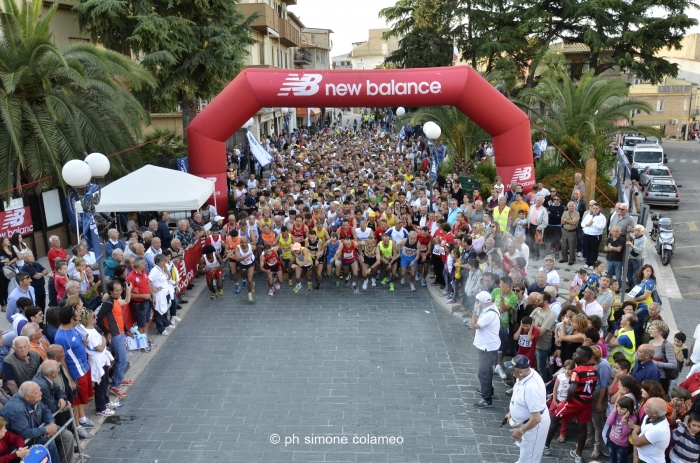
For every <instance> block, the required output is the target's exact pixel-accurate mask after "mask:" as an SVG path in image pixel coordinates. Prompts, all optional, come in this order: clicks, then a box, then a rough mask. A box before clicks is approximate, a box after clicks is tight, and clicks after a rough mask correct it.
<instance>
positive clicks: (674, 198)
mask: <svg viewBox="0 0 700 463" xmlns="http://www.w3.org/2000/svg"><path fill="white" fill-rule="evenodd" d="M680 202H681V197H680V194H679V193H678V185H676V181H675V180H674V179H673V178H668V177H667V178H663V177H657V178H652V179H651V181H650V182H649V184H648V185H647V189H646V191H645V192H644V204H648V205H650V206H672V207H673V208H674V209H678V205H679V204H680Z"/></svg>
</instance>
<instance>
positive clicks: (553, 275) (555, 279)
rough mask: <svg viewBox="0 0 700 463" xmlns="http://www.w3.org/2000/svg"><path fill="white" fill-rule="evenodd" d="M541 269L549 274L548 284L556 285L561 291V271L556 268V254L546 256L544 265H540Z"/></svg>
mask: <svg viewBox="0 0 700 463" xmlns="http://www.w3.org/2000/svg"><path fill="white" fill-rule="evenodd" d="M540 271H541V272H544V273H546V274H547V285H548V286H554V288H555V289H556V290H557V291H559V283H560V282H559V273H558V272H557V271H556V270H554V256H553V255H551V254H550V255H548V256H546V257H545V258H544V267H540Z"/></svg>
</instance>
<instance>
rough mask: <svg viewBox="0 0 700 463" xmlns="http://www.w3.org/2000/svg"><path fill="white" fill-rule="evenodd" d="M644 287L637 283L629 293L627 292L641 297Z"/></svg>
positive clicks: (629, 294)
mask: <svg viewBox="0 0 700 463" xmlns="http://www.w3.org/2000/svg"><path fill="white" fill-rule="evenodd" d="M643 291H644V290H643V288H642V286H641V285H636V286H635V287H634V288H632V289H631V290H630V292H629V293H627V296H629V297H639V296H641V295H642V292H643Z"/></svg>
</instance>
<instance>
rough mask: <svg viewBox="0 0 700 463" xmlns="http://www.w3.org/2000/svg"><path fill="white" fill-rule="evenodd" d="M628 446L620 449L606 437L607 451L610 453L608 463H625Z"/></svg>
mask: <svg viewBox="0 0 700 463" xmlns="http://www.w3.org/2000/svg"><path fill="white" fill-rule="evenodd" d="M629 448H630V447H629V446H628V447H622V446H620V445H617V444H616V443H614V442H613V441H611V440H610V438H609V437H608V451H609V452H610V463H627V455H628V454H629Z"/></svg>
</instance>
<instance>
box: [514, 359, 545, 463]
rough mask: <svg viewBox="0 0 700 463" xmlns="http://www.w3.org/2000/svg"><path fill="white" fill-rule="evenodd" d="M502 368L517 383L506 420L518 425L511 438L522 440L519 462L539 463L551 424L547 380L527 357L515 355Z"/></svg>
mask: <svg viewBox="0 0 700 463" xmlns="http://www.w3.org/2000/svg"><path fill="white" fill-rule="evenodd" d="M503 366H504V367H505V368H506V369H507V370H510V371H511V373H512V374H513V379H514V380H515V384H514V385H513V396H512V397H511V399H510V411H509V412H508V414H507V415H506V417H507V418H508V419H509V421H510V424H511V425H514V426H515V427H514V428H513V429H511V430H510V434H511V437H512V438H513V439H522V441H521V442H520V457H519V458H518V463H539V462H540V461H541V460H542V450H543V449H544V443H545V440H546V439H547V431H548V430H549V425H550V418H549V413H546V411H547V390H546V388H545V385H544V381H543V380H542V378H541V377H540V375H538V374H537V373H536V372H535V370H533V369H532V368H530V360H528V358H527V357H525V356H524V355H516V356H515V357H513V359H512V360H510V361H506V362H504V363H503Z"/></svg>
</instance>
